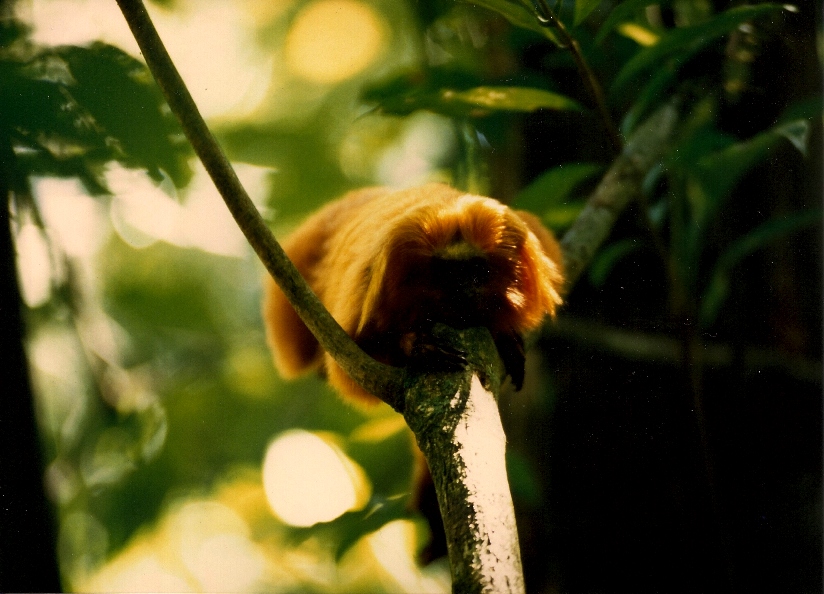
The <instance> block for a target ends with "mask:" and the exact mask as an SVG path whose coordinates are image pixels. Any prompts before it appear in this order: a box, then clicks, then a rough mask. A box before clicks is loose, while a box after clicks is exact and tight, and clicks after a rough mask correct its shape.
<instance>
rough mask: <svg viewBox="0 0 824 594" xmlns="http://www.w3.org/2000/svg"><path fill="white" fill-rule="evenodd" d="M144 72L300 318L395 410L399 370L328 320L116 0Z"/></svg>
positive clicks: (132, 7) (138, 6)
mask: <svg viewBox="0 0 824 594" xmlns="http://www.w3.org/2000/svg"><path fill="white" fill-rule="evenodd" d="M117 4H118V6H120V10H121V12H122V13H123V16H124V17H125V18H126V22H127V23H128V24H129V28H130V29H131V31H132V34H133V35H134V38H135V40H136V41H137V44H138V46H139V47H140V51H141V52H143V57H144V58H145V59H146V64H147V65H148V66H149V70H150V71H151V73H152V75H153V76H154V78H155V80H156V81H157V83H158V85H159V86H160V89H161V90H162V91H163V94H164V96H165V98H166V101H167V102H168V103H169V107H170V108H171V109H172V112H173V113H174V114H175V115H176V116H177V117H178V119H179V120H180V123H181V125H182V126H183V130H184V132H185V133H186V137H187V138H188V139H189V142H191V143H192V146H193V147H194V149H195V153H197V156H198V157H199V158H200V160H201V161H202V162H203V165H204V167H205V168H206V171H207V172H208V173H209V176H210V177H211V178H212V181H213V182H214V184H215V186H216V187H217V189H218V191H219V192H220V195H221V196H222V197H223V200H224V202H226V206H227V207H228V208H229V211H230V212H231V213H232V216H233V217H234V219H235V221H236V222H237V224H238V226H239V227H240V229H241V231H243V234H244V235H245V236H246V239H247V240H248V241H249V243H250V244H251V246H252V248H253V249H254V250H255V252H256V253H257V255H258V257H259V258H260V260H261V261H262V262H263V264H264V266H265V267H266V270H268V271H269V273H270V274H271V275H272V277H273V278H274V279H275V282H277V284H278V286H279V287H280V288H281V290H282V291H283V292H284V294H285V295H286V296H287V297H288V299H289V302H290V303H291V304H292V306H293V307H294V308H295V311H297V313H298V315H300V317H301V319H302V320H303V322H304V323H305V324H306V326H307V327H308V328H309V330H310V331H311V332H312V334H314V335H315V337H316V338H317V339H318V342H319V343H320V344H321V346H322V347H323V349H324V350H325V351H326V352H328V353H329V354H331V355H332V356H333V357H334V358H335V361H337V362H338V364H339V365H340V366H341V367H342V368H343V369H344V370H345V371H346V373H347V374H348V375H349V376H350V377H351V378H352V379H353V380H355V381H356V382H358V383H359V384H360V385H361V386H363V387H364V389H366V390H367V391H369V392H370V393H372V394H374V395H375V396H378V397H379V398H381V399H382V400H383V401H384V402H386V403H387V404H389V405H390V406H391V407H392V408H394V409H395V410H397V411H402V410H403V397H402V396H403V393H402V386H403V382H404V377H405V374H404V371H403V370H401V369H398V368H395V367H390V366H388V365H384V364H382V363H378V362H377V361H375V360H374V359H372V358H371V357H369V356H368V355H367V354H366V353H364V352H363V351H362V350H361V349H360V347H358V346H357V345H356V344H355V343H354V341H353V340H352V339H351V338H350V337H349V335H347V334H346V332H344V330H343V328H341V327H340V325H339V324H338V323H337V322H336V321H335V320H334V318H332V316H331V315H330V314H329V312H328V311H327V310H326V308H325V307H324V306H323V304H321V302H320V300H318V298H317V296H316V295H315V294H314V293H313V292H312V290H311V289H310V288H309V285H308V284H307V283H306V281H305V280H304V279H303V277H302V276H301V275H300V273H298V271H297V269H296V268H295V267H294V265H293V264H292V262H291V261H290V260H289V258H288V257H287V256H286V254H285V253H284V251H283V248H281V246H280V244H279V243H278V242H277V240H276V239H275V237H274V235H272V232H271V231H270V230H269V228H268V227H267V226H266V223H265V221H264V220H263V218H262V217H261V216H260V213H259V212H258V211H257V208H255V205H254V203H253V202H252V200H251V199H250V198H249V196H248V194H247V193H246V191H245V190H244V189H243V186H242V185H241V184H240V181H239V180H238V178H237V175H236V174H235V172H234V170H233V169H232V166H231V165H230V163H229V160H228V159H227V158H226V156H225V155H224V154H223V151H222V150H221V149H220V146H219V145H218V144H217V141H216V140H215V139H214V137H213V136H212V133H211V132H210V131H209V128H208V127H207V126H206V123H205V122H204V121H203V118H202V117H201V115H200V112H199V111H198V109H197V106H196V105H195V102H194V100H193V99H192V96H191V95H190V94H189V91H188V89H187V88H186V85H185V84H184V82H183V80H182V79H181V77H180V74H179V73H178V72H177V69H176V68H175V66H174V64H173V63H172V60H171V58H170V57H169V54H168V53H167V52H166V48H165V47H164V46H163V42H162V41H161V39H160V36H159V35H158V34H157V30H156V29H155V27H154V25H153V24H152V21H151V18H150V17H149V14H148V13H147V12H146V8H145V7H144V6H143V2H142V1H141V0H117Z"/></svg>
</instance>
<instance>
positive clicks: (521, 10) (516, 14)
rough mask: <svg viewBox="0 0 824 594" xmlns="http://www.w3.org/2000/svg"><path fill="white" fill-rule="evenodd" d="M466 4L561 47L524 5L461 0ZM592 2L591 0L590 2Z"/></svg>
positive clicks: (506, 2)
mask: <svg viewBox="0 0 824 594" xmlns="http://www.w3.org/2000/svg"><path fill="white" fill-rule="evenodd" d="M460 1H461V2H464V3H465V4H471V5H473V6H482V7H483V8H486V9H489V10H491V11H493V12H497V13H498V14H499V15H501V16H502V17H504V18H505V19H506V20H508V21H509V22H510V23H512V24H513V25H515V26H516V27H521V28H523V29H528V30H529V31H534V32H536V33H538V34H539V35H541V36H543V37H546V38H547V39H549V40H550V41H552V42H553V43H554V44H556V45H557V46H558V47H561V45H562V44H561V43H560V41H558V38H557V37H556V36H555V33H554V32H553V31H552V29H551V28H549V27H544V26H543V25H541V23H540V22H539V21H538V19H537V17H536V16H535V12H534V11H531V10H529V9H528V8H526V7H525V6H524V5H523V4H519V3H517V2H511V1H509V0H460ZM590 1H591V0H590Z"/></svg>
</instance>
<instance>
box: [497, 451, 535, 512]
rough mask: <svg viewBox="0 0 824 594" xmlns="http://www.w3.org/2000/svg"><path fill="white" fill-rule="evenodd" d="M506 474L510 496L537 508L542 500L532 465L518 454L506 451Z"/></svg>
mask: <svg viewBox="0 0 824 594" xmlns="http://www.w3.org/2000/svg"><path fill="white" fill-rule="evenodd" d="M506 474H507V476H508V477H509V486H510V489H511V490H512V496H513V497H515V498H517V499H518V500H519V501H520V502H521V503H524V504H526V505H528V506H529V507H531V508H537V507H539V506H540V505H541V502H542V500H543V493H542V492H541V481H540V480H539V478H538V473H537V472H536V470H535V468H534V467H533V465H532V463H531V462H530V461H529V459H528V458H526V457H525V456H524V455H523V454H521V453H520V452H517V451H515V450H512V449H507V452H506Z"/></svg>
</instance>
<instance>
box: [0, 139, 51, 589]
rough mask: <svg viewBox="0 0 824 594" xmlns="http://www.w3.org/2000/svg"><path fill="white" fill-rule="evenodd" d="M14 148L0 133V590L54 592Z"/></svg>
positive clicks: (48, 507) (47, 503) (49, 510)
mask: <svg viewBox="0 0 824 594" xmlns="http://www.w3.org/2000/svg"><path fill="white" fill-rule="evenodd" d="M13 160H14V153H13V152H12V148H11V145H10V144H9V143H8V136H6V135H2V136H0V200H2V201H3V204H2V205H0V337H2V341H3V349H2V351H3V355H2V357H0V399H1V400H0V403H2V404H0V460H2V466H3V471H2V472H0V590H2V591H4V592H11V591H15V592H59V591H60V573H59V570H58V567H57V559H56V539H55V530H54V519H53V517H52V512H51V509H50V506H49V502H48V500H47V499H46V495H45V492H44V490H43V465H42V452H41V449H40V439H39V436H38V432H37V423H36V420H35V414H34V399H33V394H32V390H31V382H30V379H29V373H28V366H27V363H26V356H25V351H24V349H23V321H22V318H21V311H20V308H21V299H20V289H19V286H18V283H17V273H16V269H15V256H14V254H15V252H14V245H13V242H12V235H11V227H10V216H9V200H10V198H11V191H12V180H13V179H14V173H15V169H14V162H13Z"/></svg>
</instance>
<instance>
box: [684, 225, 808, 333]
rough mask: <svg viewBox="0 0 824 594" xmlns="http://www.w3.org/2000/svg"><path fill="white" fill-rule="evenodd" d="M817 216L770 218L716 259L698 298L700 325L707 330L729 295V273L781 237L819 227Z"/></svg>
mask: <svg viewBox="0 0 824 594" xmlns="http://www.w3.org/2000/svg"><path fill="white" fill-rule="evenodd" d="M821 214H822V213H821V211H820V210H818V209H816V210H807V211H803V212H798V213H794V214H791V215H789V216H786V217H783V218H775V219H770V220H769V221H766V222H765V223H762V224H761V225H759V226H758V227H756V228H755V229H753V230H752V231H750V232H749V233H748V234H746V235H745V236H743V237H741V238H740V239H738V240H737V241H735V242H734V243H733V244H732V245H730V246H729V247H728V248H727V250H726V251H725V252H724V253H723V254H722V255H721V257H720V258H718V261H717V262H716V264H715V270H714V271H713V274H712V276H711V277H710V282H709V284H708V285H707V288H706V290H705V291H704V294H703V296H702V298H701V311H700V318H699V319H700V323H701V326H702V327H704V328H708V327H710V326H711V325H712V324H713V323H714V322H715V320H716V319H717V318H718V313H719V312H720V310H721V306H722V305H723V304H724V301H725V300H726V299H727V296H728V295H729V287H730V273H731V272H732V269H733V268H734V267H735V265H736V264H738V263H739V262H740V261H741V260H743V259H744V258H745V257H746V256H748V255H750V254H752V253H753V252H755V251H757V250H759V249H761V248H762V247H765V246H766V245H767V244H769V243H770V242H771V241H774V240H775V239H777V238H779V237H781V236H783V235H787V234H789V233H792V232H795V231H798V230H800V229H803V228H804V227H810V226H812V225H816V224H821Z"/></svg>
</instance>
